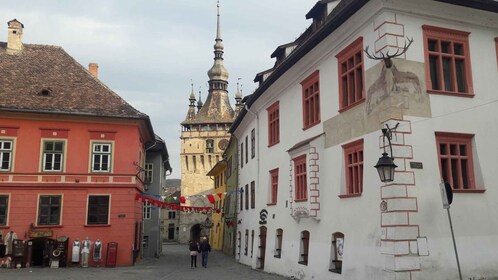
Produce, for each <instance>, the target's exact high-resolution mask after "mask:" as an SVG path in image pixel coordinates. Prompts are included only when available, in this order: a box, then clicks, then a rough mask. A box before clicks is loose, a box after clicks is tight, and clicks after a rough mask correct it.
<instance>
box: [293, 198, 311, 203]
mask: <svg viewBox="0 0 498 280" xmlns="http://www.w3.org/2000/svg"><path fill="white" fill-rule="evenodd" d="M306 201H308V199H307V198H302V199H294V202H306Z"/></svg>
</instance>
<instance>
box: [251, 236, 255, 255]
mask: <svg viewBox="0 0 498 280" xmlns="http://www.w3.org/2000/svg"><path fill="white" fill-rule="evenodd" d="M253 251H254V230H251V258H252V253H253Z"/></svg>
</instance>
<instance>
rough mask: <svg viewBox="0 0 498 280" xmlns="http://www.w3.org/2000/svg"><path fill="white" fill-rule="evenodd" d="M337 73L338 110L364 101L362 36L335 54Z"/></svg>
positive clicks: (340, 110)
mask: <svg viewBox="0 0 498 280" xmlns="http://www.w3.org/2000/svg"><path fill="white" fill-rule="evenodd" d="M335 57H336V58H337V66H338V73H339V112H344V111H346V110H348V109H350V108H352V107H354V106H356V105H358V104H360V103H362V102H364V101H365V79H364V77H365V71H364V66H363V61H364V59H363V37H359V38H358V39H356V40H355V41H354V42H352V43H351V44H349V45H348V46H347V47H346V48H344V49H343V50H342V51H341V52H339V53H338V54H337V55H336V56H335Z"/></svg>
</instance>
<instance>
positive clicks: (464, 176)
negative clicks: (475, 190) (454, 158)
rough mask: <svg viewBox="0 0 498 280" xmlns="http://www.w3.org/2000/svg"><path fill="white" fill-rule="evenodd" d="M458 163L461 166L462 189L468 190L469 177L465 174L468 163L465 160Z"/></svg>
mask: <svg viewBox="0 0 498 280" xmlns="http://www.w3.org/2000/svg"><path fill="white" fill-rule="evenodd" d="M460 163H461V164H462V181H463V182H462V183H463V188H464V189H470V187H471V186H470V182H469V176H468V174H467V168H468V163H467V160H466V159H462V160H460Z"/></svg>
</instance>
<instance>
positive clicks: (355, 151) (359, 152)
mask: <svg viewBox="0 0 498 280" xmlns="http://www.w3.org/2000/svg"><path fill="white" fill-rule="evenodd" d="M342 148H343V150H344V163H345V170H346V195H342V196H340V197H351V196H360V195H361V193H362V192H363V139H360V140H356V141H354V142H351V143H348V144H346V145H343V146H342Z"/></svg>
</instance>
